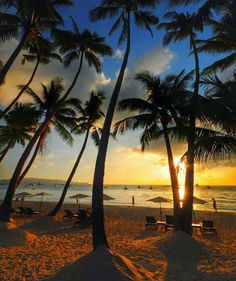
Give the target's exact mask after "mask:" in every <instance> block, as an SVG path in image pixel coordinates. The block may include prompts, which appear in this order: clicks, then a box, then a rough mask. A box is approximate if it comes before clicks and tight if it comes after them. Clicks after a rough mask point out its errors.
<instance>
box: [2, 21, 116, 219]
mask: <svg viewBox="0 0 236 281" xmlns="http://www.w3.org/2000/svg"><path fill="white" fill-rule="evenodd" d="M73 23H74V27H75V22H74V21H73ZM54 34H57V35H55V37H56V40H58V41H57V42H58V44H59V37H58V34H59V32H58V31H54ZM62 38H65V37H63V36H61V39H60V44H62V43H63V44H64V43H66V44H67V46H68V42H70V47H68V48H71V45H73V40H72V41H70V40H69V39H68V38H67V41H65V42H62V41H63V40H62ZM61 40H62V41H61ZM76 46H78V42H77V41H76ZM81 48H82V50H83V51H82V52H80V53H79V54H77V56H76V57H75V58H77V59H79V60H80V61H79V66H78V70H77V72H76V74H75V76H74V78H73V80H72V82H71V84H70V86H69V88H68V89H67V91H66V92H65V93H64V95H63V96H62V98H61V100H60V102H61V103H63V102H65V101H66V99H67V98H68V96H69V95H70V93H71V92H72V90H73V88H74V86H75V84H76V82H77V80H78V77H79V74H80V73H81V70H82V66H83V61H84V59H83V57H84V55H85V53H86V56H85V59H86V60H87V61H88V62H89V64H90V65H92V66H94V67H95V69H96V68H97V67H98V65H101V57H100V56H101V55H106V54H111V48H110V47H108V45H106V44H105V39H104V38H103V37H99V36H98V35H97V34H92V35H91V36H89V38H88V37H87V40H85V41H83V40H82V42H81ZM89 54H91V58H92V59H91V58H90V56H89ZM57 88H62V86H60V83H59V84H58V83H57V84H56V90H58V89H57ZM55 113H56V108H55V109H54V110H51V111H50V112H48V114H47V115H46V116H45V119H44V121H43V122H42V123H41V124H40V126H39V127H38V129H37V131H36V132H35V134H34V135H33V137H32V138H31V140H30V141H29V143H28V144H27V147H26V148H25V150H24V152H23V154H22V155H21V157H20V159H19V161H18V163H17V165H16V168H15V171H14V173H13V176H12V178H11V180H10V182H9V186H8V190H11V191H9V200H7V199H6V202H5V204H4V205H2V206H1V207H0V220H1V218H2V219H3V220H9V206H10V203H11V194H14V192H15V189H16V187H17V182H18V179H19V177H20V174H21V172H22V169H23V168H24V165H25V162H26V160H27V159H28V157H29V155H30V153H31V151H32V149H33V147H34V145H35V143H36V142H37V140H38V138H39V137H40V135H42V134H43V132H44V131H45V130H46V129H47V126H48V124H49V123H50V121H51V118H52V117H53V115H54V114H55ZM1 213H2V214H3V215H2V216H1Z"/></svg>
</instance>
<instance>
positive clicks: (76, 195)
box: [70, 193, 90, 209]
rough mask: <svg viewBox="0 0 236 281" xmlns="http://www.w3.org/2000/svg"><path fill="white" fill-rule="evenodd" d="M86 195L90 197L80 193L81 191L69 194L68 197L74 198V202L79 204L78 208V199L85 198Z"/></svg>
mask: <svg viewBox="0 0 236 281" xmlns="http://www.w3.org/2000/svg"><path fill="white" fill-rule="evenodd" d="M87 197H90V196H88V195H86V194H81V193H78V194H75V195H72V196H70V198H74V199H76V202H77V203H78V204H79V209H80V199H83V198H87Z"/></svg>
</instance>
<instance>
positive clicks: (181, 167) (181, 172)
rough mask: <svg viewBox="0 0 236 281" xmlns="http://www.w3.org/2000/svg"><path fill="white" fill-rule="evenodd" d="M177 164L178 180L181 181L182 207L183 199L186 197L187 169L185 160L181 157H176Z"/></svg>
mask: <svg viewBox="0 0 236 281" xmlns="http://www.w3.org/2000/svg"><path fill="white" fill-rule="evenodd" d="M176 162H177V165H178V182H179V196H180V200H181V203H180V205H181V207H182V204H183V201H182V200H183V199H184V182H185V171H186V167H185V163H184V162H180V161H179V159H176Z"/></svg>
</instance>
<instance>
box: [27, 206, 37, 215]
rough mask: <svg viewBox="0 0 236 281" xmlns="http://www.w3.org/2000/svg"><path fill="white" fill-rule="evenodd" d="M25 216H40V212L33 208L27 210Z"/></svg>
mask: <svg viewBox="0 0 236 281" xmlns="http://www.w3.org/2000/svg"><path fill="white" fill-rule="evenodd" d="M25 214H26V215H28V216H33V215H39V212H37V211H34V210H33V209H32V208H25Z"/></svg>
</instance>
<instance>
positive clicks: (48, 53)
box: [0, 38, 62, 119]
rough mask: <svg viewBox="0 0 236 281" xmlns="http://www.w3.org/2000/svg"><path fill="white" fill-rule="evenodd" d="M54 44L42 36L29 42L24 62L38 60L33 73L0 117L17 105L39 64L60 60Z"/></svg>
mask: <svg viewBox="0 0 236 281" xmlns="http://www.w3.org/2000/svg"><path fill="white" fill-rule="evenodd" d="M54 47H55V46H54V45H53V44H52V43H51V42H50V41H49V40H47V39H43V38H40V39H38V40H35V41H33V42H30V43H29V46H28V50H29V51H28V54H23V59H22V64H25V62H34V61H35V62H36V63H35V66H34V68H33V71H32V73H31V76H30V78H29V80H28V82H27V83H26V84H25V85H24V86H22V87H21V90H20V91H19V93H18V94H17V96H16V97H15V98H14V99H13V100H12V102H11V103H10V104H9V105H8V106H7V107H6V108H5V109H4V110H3V111H2V112H1V113H0V119H2V118H3V117H4V116H5V115H6V114H7V113H8V112H9V111H10V110H11V108H12V107H13V106H14V105H15V103H16V102H17V101H18V100H19V99H20V98H21V96H22V94H23V93H24V92H25V90H26V88H28V87H29V86H30V84H31V83H32V81H33V79H34V77H35V74H36V72H37V70H38V67H39V64H49V63H50V62H51V60H52V59H57V60H59V61H60V62H61V61H62V60H61V57H60V55H58V54H57V53H55V52H54V51H53V49H54Z"/></svg>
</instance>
